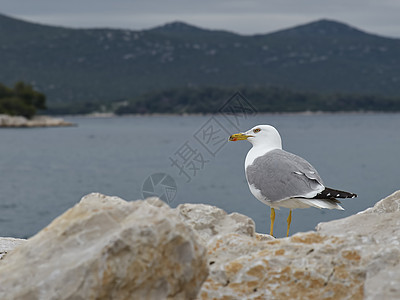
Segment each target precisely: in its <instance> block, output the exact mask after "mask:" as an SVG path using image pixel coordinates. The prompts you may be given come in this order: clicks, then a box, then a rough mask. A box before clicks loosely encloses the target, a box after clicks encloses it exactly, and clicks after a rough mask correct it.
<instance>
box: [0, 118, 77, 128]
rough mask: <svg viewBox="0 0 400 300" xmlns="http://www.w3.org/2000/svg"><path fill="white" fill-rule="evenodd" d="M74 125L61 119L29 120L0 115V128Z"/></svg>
mask: <svg viewBox="0 0 400 300" xmlns="http://www.w3.org/2000/svg"><path fill="white" fill-rule="evenodd" d="M74 125H75V124H73V123H69V122H66V121H64V120H63V119H61V118H52V117H48V116H36V117H34V118H33V119H31V120H29V119H27V118H25V117H22V116H8V115H0V127H63V126H74Z"/></svg>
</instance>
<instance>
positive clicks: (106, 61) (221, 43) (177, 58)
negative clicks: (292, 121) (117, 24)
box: [0, 14, 400, 107]
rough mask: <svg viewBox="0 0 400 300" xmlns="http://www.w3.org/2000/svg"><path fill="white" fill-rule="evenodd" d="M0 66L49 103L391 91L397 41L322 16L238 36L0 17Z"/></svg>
mask: <svg viewBox="0 0 400 300" xmlns="http://www.w3.org/2000/svg"><path fill="white" fill-rule="evenodd" d="M0 63H1V64H2V66H3V67H2V69H1V70H0V82H3V83H6V84H12V83H14V82H16V81H19V80H24V81H26V82H28V83H31V84H32V85H33V86H34V87H35V88H37V89H39V90H40V91H42V92H44V93H45V94H46V95H47V96H48V100H49V101H48V103H49V106H50V107H51V106H52V105H54V104H57V103H74V102H75V103H76V102H82V101H94V102H96V101H106V102H107V101H114V100H121V99H131V98H134V97H136V96H138V95H140V94H143V93H145V92H149V91H154V90H159V89H166V88H177V87H190V86H194V87H201V86H225V87H234V86H264V87H268V86H282V87H288V88H291V89H296V90H306V91H316V92H348V93H374V94H383V95H398V94H399V93H400V85H399V84H398V83H399V82H400V74H399V70H400V39H392V38H386V37H381V36H378V35H375V34H370V33H366V32H364V31H362V30H359V29H356V28H354V27H352V26H349V25H347V24H343V23H340V22H337V21H332V20H326V19H321V20H318V21H314V22H310V23H307V24H303V25H299V26H295V27H292V28H287V29H282V30H278V31H274V32H272V33H267V34H255V35H241V34H236V33H234V32H230V31H223V30H211V29H205V28H200V27H197V26H193V25H190V24H188V23H185V22H180V21H174V22H170V23H167V24H164V25H161V26H157V27H154V28H150V29H146V30H127V29H108V28H91V29H75V28H74V29H72V28H66V27H58V26H49V25H43V24H36V23H31V22H28V21H20V20H18V19H15V18H12V17H8V16H5V15H1V14H0Z"/></svg>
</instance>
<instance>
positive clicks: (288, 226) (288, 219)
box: [286, 210, 292, 236]
mask: <svg viewBox="0 0 400 300" xmlns="http://www.w3.org/2000/svg"><path fill="white" fill-rule="evenodd" d="M290 223H292V210H290V213H289V217H288V218H287V232H286V236H289V228H290Z"/></svg>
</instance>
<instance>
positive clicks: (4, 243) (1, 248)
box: [0, 237, 26, 259]
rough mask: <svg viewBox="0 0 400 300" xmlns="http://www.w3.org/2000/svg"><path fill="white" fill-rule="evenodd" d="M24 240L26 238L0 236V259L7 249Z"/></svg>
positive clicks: (11, 248)
mask: <svg viewBox="0 0 400 300" xmlns="http://www.w3.org/2000/svg"><path fill="white" fill-rule="evenodd" d="M25 242H26V240H24V239H14V238H2V237H0V259H2V258H3V257H4V256H5V255H6V254H7V253H8V252H9V251H11V250H13V249H14V248H15V247H17V246H18V245H21V244H22V243H25Z"/></svg>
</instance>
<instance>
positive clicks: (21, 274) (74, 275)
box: [0, 194, 208, 300]
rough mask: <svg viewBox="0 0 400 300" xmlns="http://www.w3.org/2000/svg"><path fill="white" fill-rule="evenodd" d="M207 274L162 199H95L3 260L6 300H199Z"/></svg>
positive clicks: (193, 243)
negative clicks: (132, 200)
mask: <svg viewBox="0 0 400 300" xmlns="http://www.w3.org/2000/svg"><path fill="white" fill-rule="evenodd" d="M207 275H208V268H207V256H206V249H205V247H204V246H202V245H201V244H200V243H199V242H197V240H196V234H195V233H194V232H193V230H192V229H191V228H190V226H188V225H185V224H184V223H183V222H182V221H181V219H180V218H179V216H178V214H177V213H175V212H174V211H173V210H172V209H170V208H169V207H168V206H167V205H166V204H164V203H163V202H161V200H159V199H154V198H152V199H148V200H146V201H135V202H126V201H124V200H122V199H120V198H117V197H106V196H104V195H100V194H90V195H88V196H86V197H84V198H83V199H82V200H81V201H80V203H79V204H77V205H76V206H74V207H73V208H71V209H70V210H68V211H67V212H66V213H64V214H63V215H61V216H60V217H58V218H57V219H55V220H54V221H53V222H52V223H51V224H50V225H49V226H47V227H46V228H44V229H43V230H42V231H40V232H39V233H38V234H37V235H35V236H34V237H32V238H30V239H29V240H28V241H27V242H25V243H23V244H22V245H20V246H18V247H17V248H15V249H14V250H13V251H11V252H10V253H8V254H7V256H6V257H5V258H4V259H3V260H1V261H0V299H21V300H22V299H46V300H47V299H58V300H60V299H116V300H118V299H194V298H195V297H196V295H197V292H198V290H199V289H200V287H201V285H202V283H203V281H204V280H205V279H206V277H207Z"/></svg>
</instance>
